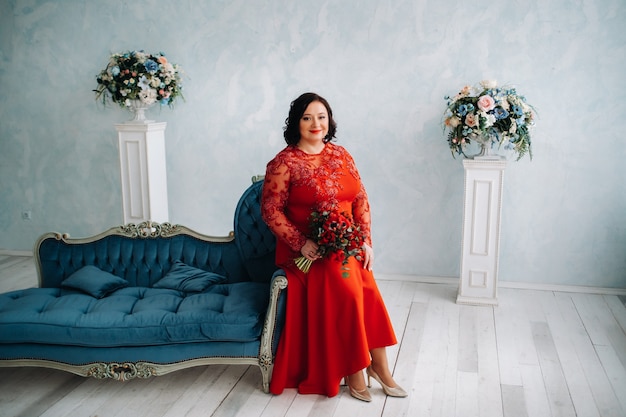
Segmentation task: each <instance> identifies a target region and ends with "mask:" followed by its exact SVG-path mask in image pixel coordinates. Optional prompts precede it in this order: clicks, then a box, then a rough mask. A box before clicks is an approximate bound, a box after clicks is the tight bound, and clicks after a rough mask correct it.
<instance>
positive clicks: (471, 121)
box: [465, 113, 478, 127]
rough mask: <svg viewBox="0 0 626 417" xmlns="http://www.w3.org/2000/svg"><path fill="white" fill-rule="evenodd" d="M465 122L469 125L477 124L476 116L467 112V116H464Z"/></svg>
mask: <svg viewBox="0 0 626 417" xmlns="http://www.w3.org/2000/svg"><path fill="white" fill-rule="evenodd" d="M465 124H466V125H468V126H469V127H476V126H478V117H476V115H475V114H474V113H470V114H468V115H467V116H465Z"/></svg>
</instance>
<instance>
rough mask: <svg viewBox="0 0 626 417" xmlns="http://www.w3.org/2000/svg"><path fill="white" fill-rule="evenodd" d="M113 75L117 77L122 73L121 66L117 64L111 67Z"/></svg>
mask: <svg viewBox="0 0 626 417" xmlns="http://www.w3.org/2000/svg"><path fill="white" fill-rule="evenodd" d="M111 75H112V76H114V77H117V76H118V75H120V67H118V66H117V65H116V66H114V67H113V68H111Z"/></svg>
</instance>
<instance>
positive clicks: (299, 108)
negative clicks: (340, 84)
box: [283, 93, 337, 145]
mask: <svg viewBox="0 0 626 417" xmlns="http://www.w3.org/2000/svg"><path fill="white" fill-rule="evenodd" d="M314 101H319V102H320V103H322V104H323V105H324V107H326V111H327V112H328V133H327V134H326V137H324V143H328V142H330V141H331V140H332V139H333V138H334V137H335V133H336V132H337V123H335V119H333V110H332V109H331V108H330V104H328V101H326V99H325V98H324V97H322V96H320V95H318V94H315V93H304V94H302V95H301V96H300V97H298V98H297V99H295V100H294V101H292V102H291V107H290V108H289V116H288V117H287V118H286V119H285V127H284V131H285V132H284V133H283V136H284V137H285V142H287V144H288V145H296V144H297V143H298V141H300V119H302V116H303V115H304V112H305V111H306V108H307V107H309V104H311V103H312V102H314Z"/></svg>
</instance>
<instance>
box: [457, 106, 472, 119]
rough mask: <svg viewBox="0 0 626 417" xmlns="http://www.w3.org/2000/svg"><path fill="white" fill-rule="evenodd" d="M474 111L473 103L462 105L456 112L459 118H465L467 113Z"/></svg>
mask: <svg viewBox="0 0 626 417" xmlns="http://www.w3.org/2000/svg"><path fill="white" fill-rule="evenodd" d="M473 111H474V105H473V104H472V103H467V104H461V105H460V106H459V107H458V108H457V109H456V112H457V114H458V115H459V116H461V117H462V116H465V115H466V114H467V113H471V112H473Z"/></svg>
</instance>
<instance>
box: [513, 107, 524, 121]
mask: <svg viewBox="0 0 626 417" xmlns="http://www.w3.org/2000/svg"><path fill="white" fill-rule="evenodd" d="M511 112H512V113H513V114H514V115H515V116H516V117H518V118H519V117H522V116H523V115H524V110H522V107H521V106H517V105H515V104H514V105H512V106H511Z"/></svg>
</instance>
